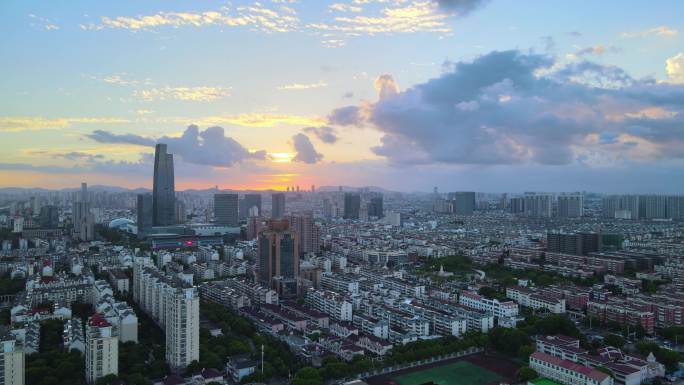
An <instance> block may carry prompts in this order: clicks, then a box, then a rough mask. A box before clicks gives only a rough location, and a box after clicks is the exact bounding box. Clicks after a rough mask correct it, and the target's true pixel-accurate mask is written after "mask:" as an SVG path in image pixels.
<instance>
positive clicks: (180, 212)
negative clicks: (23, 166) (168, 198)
mask: <svg viewBox="0 0 684 385" xmlns="http://www.w3.org/2000/svg"><path fill="white" fill-rule="evenodd" d="M174 218H175V220H176V223H177V224H179V225H180V224H183V223H185V221H186V220H187V213H186V211H185V202H183V201H182V200H180V199H176V203H175V204H174Z"/></svg>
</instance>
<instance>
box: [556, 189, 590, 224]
mask: <svg viewBox="0 0 684 385" xmlns="http://www.w3.org/2000/svg"><path fill="white" fill-rule="evenodd" d="M582 214H584V198H583V197H582V194H580V193H574V194H561V195H559V196H558V216H559V217H561V218H579V217H581V216H582Z"/></svg>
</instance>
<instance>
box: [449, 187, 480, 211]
mask: <svg viewBox="0 0 684 385" xmlns="http://www.w3.org/2000/svg"><path fill="white" fill-rule="evenodd" d="M449 195H451V197H452V203H453V211H454V214H456V215H473V210H474V209H475V193H474V192H473V191H457V192H454V193H450V194H449Z"/></svg>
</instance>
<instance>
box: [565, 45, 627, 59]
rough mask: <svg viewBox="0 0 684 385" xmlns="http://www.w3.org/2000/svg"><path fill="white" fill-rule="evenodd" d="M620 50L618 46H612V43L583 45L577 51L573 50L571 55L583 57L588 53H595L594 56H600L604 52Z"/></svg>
mask: <svg viewBox="0 0 684 385" xmlns="http://www.w3.org/2000/svg"><path fill="white" fill-rule="evenodd" d="M618 52H620V48H617V47H614V46H612V45H608V46H605V45H601V44H599V45H595V46H592V47H584V48H580V49H578V50H577V51H575V53H574V54H572V55H573V57H584V56H588V55H596V56H601V55H603V54H606V53H618Z"/></svg>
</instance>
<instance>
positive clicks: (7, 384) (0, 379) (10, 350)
mask: <svg viewBox="0 0 684 385" xmlns="http://www.w3.org/2000/svg"><path fill="white" fill-rule="evenodd" d="M0 342H2V352H1V353H2V356H1V358H2V361H1V362H0V370H2V373H0V385H24V351H23V350H22V348H21V347H20V346H19V345H18V344H17V341H16V339H15V338H14V336H13V335H12V334H10V333H9V332H7V333H4V334H3V336H2V340H1V341H0Z"/></svg>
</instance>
